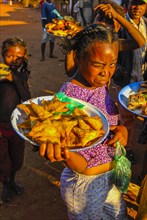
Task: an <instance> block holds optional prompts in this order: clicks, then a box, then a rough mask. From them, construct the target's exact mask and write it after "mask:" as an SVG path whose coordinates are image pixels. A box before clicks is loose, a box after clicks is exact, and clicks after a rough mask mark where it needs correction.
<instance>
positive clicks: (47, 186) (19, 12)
mask: <svg viewBox="0 0 147 220" xmlns="http://www.w3.org/2000/svg"><path fill="white" fill-rule="evenodd" d="M0 13H1V16H0V46H1V43H2V41H3V40H5V39H6V38H8V37H12V36H19V37H22V38H23V39H24V40H25V41H26V42H27V45H28V48H29V54H30V57H29V68H30V70H31V78H30V80H29V84H30V88H31V93H32V97H37V96H45V95H50V94H49V93H47V92H46V91H44V90H50V91H53V92H56V91H58V89H59V88H60V86H61V85H62V83H63V82H64V81H66V79H67V76H66V74H65V70H64V54H63V53H62V52H61V51H60V49H59V46H58V44H59V43H60V40H59V39H57V40H56V48H55V55H57V56H58V58H57V59H50V58H48V54H49V47H48V45H47V47H46V60H45V61H44V62H40V42H41V36H42V30H41V22H40V9H31V8H23V7H22V6H21V5H16V4H13V5H12V6H10V5H3V4H2V3H0ZM0 62H2V58H0ZM141 125H142V122H141V121H140V120H137V122H136V125H135V135H134V153H135V156H136V160H137V163H136V164H135V165H133V166H132V170H133V175H132V182H136V183H137V182H138V175H140V172H141V169H142V162H143V159H144V154H145V151H146V145H139V144H138V143H137V140H138V134H139V132H140V129H141ZM62 169H63V165H62V164H61V163H50V162H48V161H46V160H44V159H42V158H41V157H40V156H39V155H38V152H33V151H32V146H31V145H30V144H29V143H26V151H25V161H24V166H23V168H22V169H21V170H20V171H19V172H18V175H17V182H18V183H20V184H21V185H22V186H23V187H24V194H23V195H22V196H17V197H16V195H14V194H12V196H13V202H12V203H10V204H2V205H1V206H0V220H40V219H43V220H67V216H66V208H65V206H64V203H63V201H62V198H61V196H60V189H59V180H60V174H61V171H62Z"/></svg>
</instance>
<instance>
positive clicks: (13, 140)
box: [0, 37, 31, 202]
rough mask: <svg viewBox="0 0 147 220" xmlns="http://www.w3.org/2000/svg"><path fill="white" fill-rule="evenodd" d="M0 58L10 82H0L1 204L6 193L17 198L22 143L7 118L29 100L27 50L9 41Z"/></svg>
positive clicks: (8, 197) (18, 41) (22, 44)
mask: <svg viewBox="0 0 147 220" xmlns="http://www.w3.org/2000/svg"><path fill="white" fill-rule="evenodd" d="M1 54H2V57H3V60H4V63H5V64H6V65H7V66H9V69H10V71H11V75H12V80H10V81H9V80H8V79H3V80H2V81H0V106H1V107H0V181H1V182H2V184H3V188H2V196H1V200H2V202H8V201H10V200H11V195H10V189H12V190H13V191H15V192H16V193H17V194H21V192H22V188H21V186H19V185H18V184H17V183H16V182H15V175H16V172H17V171H18V170H19V169H20V168H21V167H22V164H23V158H24V147H25V142H24V140H23V139H22V138H20V137H19V136H18V135H17V134H16V133H15V131H14V130H13V129H12V126H11V122H10V117H11V114H12V112H13V110H14V109H15V108H16V106H17V105H18V104H20V103H21V101H25V100H28V99H30V98H31V94H30V91H29V87H28V83H27V81H28V76H29V74H30V72H29V71H28V69H27V62H28V57H27V47H26V43H25V42H24V41H23V40H22V39H19V38H16V37H14V38H9V39H7V40H5V41H4V42H3V44H2V52H1Z"/></svg>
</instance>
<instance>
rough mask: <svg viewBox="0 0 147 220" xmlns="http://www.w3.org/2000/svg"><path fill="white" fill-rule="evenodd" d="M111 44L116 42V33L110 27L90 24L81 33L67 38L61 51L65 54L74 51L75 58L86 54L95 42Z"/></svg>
mask: <svg viewBox="0 0 147 220" xmlns="http://www.w3.org/2000/svg"><path fill="white" fill-rule="evenodd" d="M97 41H98V42H102V43H113V42H115V41H117V42H118V36H117V33H116V32H115V31H114V29H113V28H111V27H110V26H106V25H105V24H102V23H97V24H91V25H89V26H86V27H85V28H84V29H83V30H82V31H80V32H78V33H77V34H76V35H75V36H74V37H73V38H72V37H71V36H67V37H66V39H65V44H63V45H62V46H63V49H64V50H66V51H67V52H69V51H71V50H74V51H75V53H76V57H77V58H79V57H80V56H84V55H87V54H88V51H89V49H90V48H91V45H93V44H95V42H97Z"/></svg>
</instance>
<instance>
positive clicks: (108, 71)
mask: <svg viewBox="0 0 147 220" xmlns="http://www.w3.org/2000/svg"><path fill="white" fill-rule="evenodd" d="M68 40H69V42H68V45H69V47H70V48H69V50H73V51H75V58H76V62H77V71H76V73H75V74H74V76H73V78H71V79H70V81H68V82H66V83H65V84H64V85H63V86H62V88H61V89H60V91H62V92H64V93H65V94H66V95H67V96H69V97H74V98H79V99H82V100H84V101H86V102H88V103H90V104H92V105H94V106H96V107H98V108H99V109H100V110H101V111H102V112H103V113H104V114H105V115H106V117H107V119H108V121H109V123H110V130H112V131H113V133H114V136H113V137H112V138H111V139H109V140H107V141H106V142H105V143H101V144H99V145H98V146H96V147H94V148H90V149H87V150H84V149H81V150H80V151H79V152H70V151H69V149H68V148H64V146H60V145H59V144H55V145H53V144H51V143H46V144H45V143H42V145H41V146H40V155H41V156H42V157H44V156H46V157H47V158H48V159H49V160H50V161H51V162H54V161H62V160H64V163H65V164H66V166H67V167H66V168H65V169H64V170H63V172H62V175H61V195H62V197H63V200H64V202H65V204H66V206H67V209H68V217H69V219H70V220H80V219H84V220H88V219H92V220H101V219H114V220H115V219H119V220H125V219H127V213H126V205H125V202H124V200H123V198H122V196H121V192H119V191H118V189H117V188H116V186H115V185H114V184H113V180H112V173H113V168H114V155H115V147H116V141H119V142H120V143H121V144H122V145H123V146H125V145H126V144H127V129H126V128H125V127H124V126H121V125H120V126H118V122H119V121H118V114H119V112H118V108H117V106H116V105H115V103H114V102H113V101H112V99H111V97H110V95H109V93H108V90H107V86H108V85H109V83H110V80H111V77H112V76H113V74H114V71H115V68H116V64H117V58H118V51H119V44H118V37H117V34H116V32H114V30H113V29H111V27H107V26H106V25H103V24H93V25H90V26H87V27H85V28H84V29H83V30H82V31H80V32H79V33H78V34H77V35H76V36H75V37H73V38H72V39H71V40H70V39H68Z"/></svg>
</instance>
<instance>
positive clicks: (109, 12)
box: [95, 4, 145, 51]
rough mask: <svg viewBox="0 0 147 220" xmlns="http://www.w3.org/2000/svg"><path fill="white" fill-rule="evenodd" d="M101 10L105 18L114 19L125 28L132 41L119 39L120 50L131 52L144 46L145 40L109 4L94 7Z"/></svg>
mask: <svg viewBox="0 0 147 220" xmlns="http://www.w3.org/2000/svg"><path fill="white" fill-rule="evenodd" d="M97 9H100V10H102V11H103V12H104V13H105V15H106V16H111V19H115V20H116V21H117V22H118V23H119V24H120V25H121V26H122V27H123V28H125V29H126V30H127V31H128V33H129V34H130V36H131V37H132V40H125V39H120V42H121V46H120V50H121V51H123V50H133V49H137V48H139V47H142V46H143V45H144V44H145V38H144V37H143V35H142V34H141V33H140V31H138V30H137V29H136V28H135V27H134V26H133V25H132V24H131V23H130V22H129V21H127V19H125V18H124V17H123V16H121V15H120V14H119V13H117V12H116V11H115V10H114V9H113V7H112V6H111V5H110V4H100V5H98V6H96V8H95V10H97Z"/></svg>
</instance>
